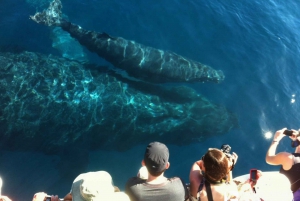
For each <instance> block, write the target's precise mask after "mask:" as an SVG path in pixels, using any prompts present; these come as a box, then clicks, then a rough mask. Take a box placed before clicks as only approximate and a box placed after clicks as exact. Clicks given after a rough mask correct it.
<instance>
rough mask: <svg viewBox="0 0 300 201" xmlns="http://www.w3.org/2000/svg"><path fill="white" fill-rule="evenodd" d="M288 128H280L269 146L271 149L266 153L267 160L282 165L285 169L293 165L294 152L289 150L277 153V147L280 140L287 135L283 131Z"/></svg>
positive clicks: (271, 163) (269, 162)
mask: <svg viewBox="0 0 300 201" xmlns="http://www.w3.org/2000/svg"><path fill="white" fill-rule="evenodd" d="M285 130H286V128H283V129H281V130H278V131H277V132H276V133H275V135H274V139H273V141H272V143H271V145H270V147H269V150H268V152H267V154H266V162H267V163H268V164H270V165H282V166H283V169H285V170H288V169H290V168H291V167H292V165H293V160H292V154H290V153H287V152H280V153H278V154H276V148H277V145H278V143H279V142H280V140H281V139H282V138H283V137H284V136H285V135H284V134H283V131H285Z"/></svg>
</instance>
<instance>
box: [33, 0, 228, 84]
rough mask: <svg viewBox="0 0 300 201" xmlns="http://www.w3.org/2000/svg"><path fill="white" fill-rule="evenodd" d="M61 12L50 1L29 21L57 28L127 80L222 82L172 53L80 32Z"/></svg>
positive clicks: (218, 75) (220, 74) (211, 72)
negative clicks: (126, 75)
mask: <svg viewBox="0 0 300 201" xmlns="http://www.w3.org/2000/svg"><path fill="white" fill-rule="evenodd" d="M61 9H62V4H61V1H60V0H54V1H52V2H51V3H50V6H49V7H48V8H47V9H46V10H44V11H43V12H38V13H36V14H35V15H34V16H30V18H31V19H32V20H34V21H35V22H37V23H39V24H44V25H47V26H58V27H61V28H62V29H63V30H64V31H67V32H68V33H69V34H70V35H71V36H72V37H73V38H75V39H77V40H78V42H79V43H80V44H81V45H83V46H85V47H86V48H87V49H88V50H89V51H91V52H95V53H97V54H98V56H100V57H102V58H104V59H105V60H107V61H108V62H110V63H111V64H112V65H113V66H115V67H117V68H120V69H122V70H125V71H126V72H127V74H128V75H129V76H132V77H134V78H138V79H141V80H144V81H147V82H153V83H165V82H215V83H219V82H221V81H223V80H224V74H223V72H222V71H220V70H214V69H213V68H212V67H210V66H208V65H204V64H202V63H200V62H197V61H193V60H190V59H187V58H185V57H183V56H180V55H178V54H176V53H173V52H170V51H162V50H159V49H155V48H152V47H147V46H145V45H142V44H139V43H136V42H134V41H130V40H126V39H123V38H121V37H112V36H110V35H108V34H106V33H97V32H94V31H88V30H84V29H83V28H82V27H80V26H78V25H76V24H73V23H71V22H68V21H66V20H65V19H63V18H62V12H61Z"/></svg>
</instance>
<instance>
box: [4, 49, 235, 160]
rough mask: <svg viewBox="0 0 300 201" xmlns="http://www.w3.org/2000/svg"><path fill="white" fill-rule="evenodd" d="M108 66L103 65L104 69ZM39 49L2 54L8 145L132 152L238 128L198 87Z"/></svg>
mask: <svg viewBox="0 0 300 201" xmlns="http://www.w3.org/2000/svg"><path fill="white" fill-rule="evenodd" d="M101 69H102V70H101ZM103 69H104V68H102V67H101V68H99V67H91V65H86V64H82V63H79V62H76V61H70V60H67V59H65V58H61V57H55V56H51V55H43V54H39V53H33V52H22V53H9V52H5V53H3V52H0V131H1V141H0V148H1V150H26V151H42V152H46V153H49V154H56V152H58V151H59V150H60V149H61V148H62V147H68V149H69V148H71V147H76V149H80V148H85V149H88V150H96V149H102V150H119V151H123V150H127V149H130V148H131V147H133V146H135V145H139V144H141V143H149V141H150V140H158V141H162V142H165V143H169V144H175V145H185V144H190V143H195V142H199V141H203V140H205V139H206V138H208V137H212V136H216V135H221V134H224V133H226V132H228V131H230V130H231V129H233V128H237V127H238V121H237V117H236V115H235V114H233V113H231V112H229V111H228V110H227V109H226V108H225V107H224V106H220V105H215V104H213V103H210V102H209V101H208V100H207V99H206V98H204V97H202V96H201V95H200V94H198V93H197V92H196V91H195V90H193V89H191V88H189V87H185V86H178V87H172V88H171V87H166V86H160V85H153V84H150V83H146V82H141V81H136V80H131V79H126V78H124V77H122V76H120V75H119V74H117V73H115V72H114V71H111V70H103Z"/></svg>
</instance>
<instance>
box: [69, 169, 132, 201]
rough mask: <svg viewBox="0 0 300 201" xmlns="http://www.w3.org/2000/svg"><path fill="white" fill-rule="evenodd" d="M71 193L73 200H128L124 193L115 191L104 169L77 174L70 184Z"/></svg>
mask: <svg viewBox="0 0 300 201" xmlns="http://www.w3.org/2000/svg"><path fill="white" fill-rule="evenodd" d="M71 195H72V200H73V201H101V200H121V201H129V197H128V196H127V195H126V194H125V193H122V192H116V190H115V186H114V185H113V181H112V178H111V176H110V174H109V173H108V172H106V171H97V172H88V173H83V174H80V175H79V176H77V177H76V179H75V180H74V182H73V185H72V189H71Z"/></svg>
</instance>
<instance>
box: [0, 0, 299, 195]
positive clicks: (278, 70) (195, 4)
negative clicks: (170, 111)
mask: <svg viewBox="0 0 300 201" xmlns="http://www.w3.org/2000/svg"><path fill="white" fill-rule="evenodd" d="M62 3H63V6H64V8H63V13H64V14H66V15H67V17H68V19H69V20H70V21H72V22H74V23H76V24H79V25H81V26H82V27H84V28H86V29H91V30H95V31H99V32H102V31H105V32H106V33H109V34H110V35H112V36H121V37H123V38H126V39H130V40H134V41H137V42H139V43H142V44H144V45H148V46H151V47H155V48H159V49H163V50H170V51H173V52H176V53H178V54H180V55H183V56H185V57H188V58H191V59H194V60H197V61H200V62H202V63H205V64H208V65H210V66H212V67H213V68H215V69H220V70H222V71H223V72H224V74H225V76H226V77H225V81H224V82H222V83H220V84H213V83H204V84H202V83H196V84H189V86H191V87H193V88H194V89H196V90H197V91H198V92H199V93H201V94H202V95H203V96H205V97H206V98H208V99H209V100H210V101H212V102H213V103H216V104H220V105H224V106H225V107H226V108H228V109H229V110H230V111H232V112H234V113H236V114H237V116H238V119H239V124H240V128H238V129H234V130H232V131H230V132H228V133H224V135H222V136H218V137H211V138H209V139H207V140H205V141H204V142H201V143H194V144H191V145H188V146H181V147H178V146H175V145H168V146H169V147H170V162H171V167H170V169H169V170H168V171H167V172H166V175H167V176H174V175H178V176H181V177H182V178H184V180H185V181H188V174H189V169H190V167H191V165H192V163H193V162H194V161H195V160H197V159H199V158H200V157H201V156H202V154H203V153H204V152H205V151H206V150H207V148H209V147H220V146H221V144H223V143H228V144H230V145H231V147H232V151H234V152H236V153H237V154H238V155H239V159H238V163H237V165H236V168H235V169H234V172H233V173H234V175H235V176H238V175H241V174H246V173H248V172H249V170H250V169H251V168H258V169H261V170H262V171H269V170H278V168H279V167H272V166H269V165H267V164H266V163H265V161H264V157H265V153H266V151H267V149H268V146H269V144H270V141H271V140H270V139H266V138H265V136H264V133H265V132H267V131H271V132H272V133H274V132H275V131H276V130H278V129H281V128H283V127H288V128H294V129H298V121H297V120H298V119H299V114H298V111H297V110H298V108H299V99H298V96H300V94H299V81H300V79H299V56H298V55H299V51H300V50H299V49H300V46H299V45H300V41H299V40H300V37H299V33H300V32H299V28H300V27H299V26H300V23H299V22H300V14H299V12H297V11H299V7H300V3H299V2H297V1H293V2H288V3H287V2H284V1H279V0H276V1H257V0H256V1H247V2H236V1H233V0H228V1H216V0H213V1H204V0H199V1H188V2H187V1H182V0H169V1H164V2H160V3H153V2H150V1H137V0H135V1H134V0H130V1H126V2H121V1H117V0H110V1H100V0H88V1H78V0H72V1H67V0H65V1H62ZM46 5H47V1H30V0H27V1H22V2H21V1H8V0H6V1H0V15H1V17H0V30H1V31H0V37H1V40H0V45H1V46H2V47H4V46H5V47H6V48H8V49H9V48H12V47H13V48H20V49H22V50H27V51H37V52H41V53H44V54H55V55H60V54H62V52H64V51H65V50H61V48H60V47H59V45H58V44H57V43H55V42H57V40H59V39H58V38H57V35H55V33H54V32H52V31H50V29H49V28H47V27H43V26H40V25H37V24H35V23H34V22H32V21H30V20H29V19H28V16H29V15H32V14H34V13H35V12H36V10H41V9H43V8H45V6H46ZM82 51H83V52H84V56H82V55H81V56H82V57H80V56H78V55H80V54H78V53H81V52H82ZM75 53H76V55H77V57H79V58H78V59H86V58H87V59H89V60H90V61H93V62H95V63H97V64H99V65H101V64H105V62H104V61H103V60H102V59H99V58H98V57H97V56H96V55H94V54H92V53H89V52H86V51H85V50H84V49H83V50H82V49H81V48H80V47H78V46H76V50H75V52H68V55H69V56H70V55H75ZM183 135H184V133H183ZM33 140H34V139H33ZM145 146H146V144H142V145H140V146H136V147H133V148H132V149H131V150H128V151H126V152H114V151H101V150H99V151H93V152H90V153H89V154H88V155H85V156H86V157H88V160H84V159H82V158H80V160H79V159H78V160H77V164H74V163H73V164H70V165H69V166H68V165H67V163H68V162H69V158H71V159H70V160H72V161H74V160H76V156H77V154H79V155H80V151H79V152H76V154H74V152H70V153H69V158H66V159H65V162H62V161H61V160H60V159H59V158H58V156H55V155H54V156H53V155H45V154H44V153H29V152H13V151H10V152H8V151H5V150H2V151H1V152H2V154H1V161H2V162H1V165H0V167H1V168H0V174H1V176H2V178H3V180H4V186H3V189H2V192H3V194H7V195H9V196H10V197H12V198H14V200H30V199H31V197H32V195H33V194H34V193H35V192H37V191H45V192H47V193H49V194H58V195H59V196H61V197H62V196H64V195H65V194H66V193H67V192H68V191H69V189H70V187H71V184H72V179H70V178H63V177H61V174H60V172H59V171H58V169H59V168H58V166H63V165H65V166H66V168H70V171H75V173H76V170H77V171H79V169H76V168H78V167H77V166H80V165H79V164H82V163H88V165H87V166H86V167H84V168H85V170H86V171H90V170H100V169H102V170H107V171H108V172H110V173H111V174H112V176H113V179H114V181H115V184H116V185H117V186H119V187H120V188H121V189H122V188H124V185H125V182H126V180H127V179H128V178H129V177H131V176H133V175H135V174H136V172H137V171H138V169H139V167H140V161H141V160H142V157H143V152H144V148H145ZM279 150H281V151H284V150H285V151H292V148H290V143H289V140H288V139H284V140H283V141H282V143H281V144H280V145H279ZM74 155H76V156H74ZM80 170H82V169H80ZM79 173H80V172H78V174H79ZM76 174H77V173H76ZM22 198H23V199H22Z"/></svg>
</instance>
